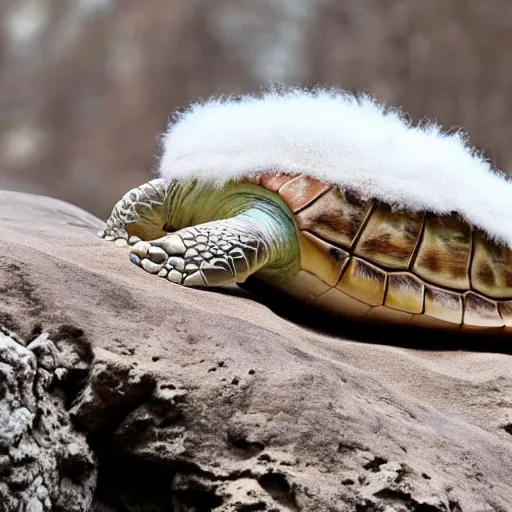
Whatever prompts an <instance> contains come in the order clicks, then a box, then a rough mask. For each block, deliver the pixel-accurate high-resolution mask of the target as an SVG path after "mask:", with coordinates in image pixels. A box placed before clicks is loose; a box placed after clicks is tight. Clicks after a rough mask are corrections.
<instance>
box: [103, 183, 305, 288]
mask: <svg viewBox="0 0 512 512" xmlns="http://www.w3.org/2000/svg"><path fill="white" fill-rule="evenodd" d="M98 235H99V236H100V237H102V238H105V239H106V240H112V241H114V242H115V243H116V244H117V245H127V244H129V245H133V247H132V249H131V254H130V259H131V261H132V262H133V263H135V264H136V265H138V266H140V267H142V268H143V269H144V270H146V271H148V272H150V273H153V274H158V275H159V276H161V277H167V279H169V280H170V281H172V282H175V283H179V284H183V285H185V286H222V285H226V284H231V283H243V282H244V281H245V279H247V277H248V276H249V275H251V274H254V273H256V272H258V277H259V278H261V279H263V280H264V281H267V282H272V283H275V284H278V283H281V282H284V281H286V280H288V279H290V278H291V277H293V276H294V275H295V274H296V273H297V272H298V271H299V268H300V252H299V242H298V232H297V227H296V225H295V221H294V219H293V214H292V213H291V212H290V210H289V209H288V207H287V206H286V204H285V203H284V202H283V201H282V200H281V198H280V197H279V196H278V195H277V194H273V193H272V192H269V191H267V190H265V189H264V188H263V187H259V186H257V185H252V184H250V183H229V184H227V185H225V186H224V187H222V188H218V187H215V186H214V185H211V184H198V183H197V182H188V183H183V182H179V181H172V182H167V181H165V180H163V179H156V180H152V181H150V182H148V183H145V184H144V185H141V186H140V187H137V188H134V189H132V190H130V191H129V192H128V193H126V194H125V195H124V196H123V198H122V199H121V200H120V201H119V202H118V203H117V204H116V205H115V206H114V209H113V210H112V214H111V215H110V218H109V219H108V221H107V225H106V228H105V230H103V231H101V232H100V233H98Z"/></svg>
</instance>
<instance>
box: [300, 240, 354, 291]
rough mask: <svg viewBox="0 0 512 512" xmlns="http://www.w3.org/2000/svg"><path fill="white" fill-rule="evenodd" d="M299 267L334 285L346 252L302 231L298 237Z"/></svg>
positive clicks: (341, 268)
mask: <svg viewBox="0 0 512 512" xmlns="http://www.w3.org/2000/svg"><path fill="white" fill-rule="evenodd" d="M299 243H300V258H301V268H302V269H303V270H306V271H307V272H309V273H311V274H314V275H316V276H317V277H318V278H319V279H321V280H322V281H324V282H325V283H327V284H328V285H330V286H336V284H337V283H338V281H339V279H340V276H341V273H342V272H343V269H344V268H345V265H346V264H347V262H348V256H349V255H348V252H346V251H344V250H343V249H340V248H339V247H334V246H333V245H331V244H329V243H328V242H326V241H325V240H322V239H320V238H318V237H317V236H315V235H313V234H311V233H308V232H307V231H304V232H302V233H301V235H300V237H299Z"/></svg>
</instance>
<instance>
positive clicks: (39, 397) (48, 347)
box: [0, 327, 97, 512]
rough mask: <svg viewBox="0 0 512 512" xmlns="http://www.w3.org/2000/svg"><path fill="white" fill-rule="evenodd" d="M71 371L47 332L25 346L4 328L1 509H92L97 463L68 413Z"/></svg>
mask: <svg viewBox="0 0 512 512" xmlns="http://www.w3.org/2000/svg"><path fill="white" fill-rule="evenodd" d="M77 363H78V364H77V367H79V366H80V362H78V361H77ZM60 364H62V366H59V365H60ZM70 372H71V374H73V373H75V374H76V368H75V369H73V368H70V369H69V370H68V369H67V368H66V363H65V362H64V361H59V353H58V350H57V349H56V347H55V345H54V344H53V342H52V341H51V340H49V339H47V335H46V334H41V335H40V336H38V337H37V338H36V339H34V340H33V341H32V343H30V345H28V347H25V346H24V344H23V343H22V342H21V341H20V340H19V339H18V338H17V337H16V336H15V335H14V334H13V333H10V332H8V331H7V330H5V329H2V328H1V327H0V398H1V401H0V475H1V477H2V478H1V480H0V509H1V510H6V511H11V510H13V511H14V510H16V511H18V510H23V511H26V512H43V511H63V512H64V511H66V512H85V511H87V510H90V508H91V504H92V501H93V494H94V490H95V487H96V476H97V474H96V461H95V457H94V455H93V453H92V451H91V449H90V447H89V446H88V444H87V442H86V439H85V435H84V434H80V433H78V432H76V430H75V429H74V428H73V426H72V425H71V422H70V418H69V413H68V412H67V411H66V392H65V389H64V387H63V386H64V383H65V382H66V380H68V378H70Z"/></svg>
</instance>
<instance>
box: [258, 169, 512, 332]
mask: <svg viewBox="0 0 512 512" xmlns="http://www.w3.org/2000/svg"><path fill="white" fill-rule="evenodd" d="M249 181H251V182H252V183H255V184H258V185H260V186H262V187H264V188H266V189H267V190H270V191H272V192H275V193H277V194H279V196H280V197H281V198H282V199H283V200H284V201H285V203H286V204H287V205H288V207H289V208H290V210H291V211H292V212H293V214H294V215H295V219H296V223H297V226H298V229H299V233H300V251H301V270H300V272H299V273H298V275H297V276H296V277H295V278H294V279H293V280H292V281H290V282H287V283H286V289H285V291H286V292H287V293H290V294H292V295H294V296H295V297H297V298H299V299H301V300H303V301H306V302H310V303H314V305H315V306H316V307H319V308H321V309H324V310H326V311H329V312H331V313H337V314H341V315H344V316H349V317H355V318H357V319H363V318H364V319H365V320H376V321H386V322H393V323H399V324H409V325H427V326H432V327H439V328H464V329H482V328H489V329H493V328H498V329H499V328H501V329H503V328H506V327H511V326H512V251H511V250H510V249H509V248H508V247H506V246H504V245H500V244H499V243H496V242H493V241H491V240H490V239H489V238H488V237H487V236H486V234H485V233H484V232H482V231H480V230H479V229H477V228H475V227H474V226H471V225H469V224H468V223H467V222H466V221H465V220H464V219H462V218H461V217H460V216H459V215H458V214H455V213H454V214H451V215H446V216H437V215H434V214H432V213H429V212H408V211H404V210H396V209H393V208H391V207H390V206H389V205H386V204H383V203H380V202H377V201H364V200H361V199H360V198H359V197H358V196H357V195H356V194H354V193H352V192H350V191H344V190H340V189H339V188H337V187H332V186H330V185H328V184H326V183H323V182H321V181H319V180H316V179H313V178H310V177H308V176H305V175H295V176H293V175H287V174H275V173H274V174H265V175H260V176H257V177H255V178H252V179H250V180H249Z"/></svg>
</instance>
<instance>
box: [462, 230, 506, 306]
mask: <svg viewBox="0 0 512 512" xmlns="http://www.w3.org/2000/svg"><path fill="white" fill-rule="evenodd" d="M471 283H472V285H473V288H474V289H475V290H476V291H477V292H480V293H483V294H484V295H487V296H488V297H493V298H496V299H512V251H511V250H510V249H509V248H508V247H506V246H504V245H501V244H497V243H495V242H492V241H491V240H489V239H488V237H487V236H486V235H484V234H483V233H482V232H480V231H475V252H474V256H473V262H472V265H471Z"/></svg>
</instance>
